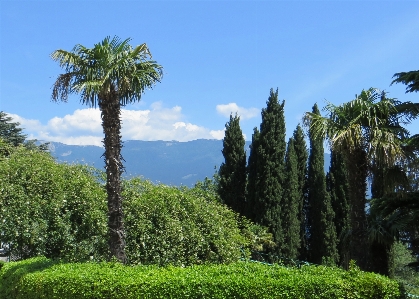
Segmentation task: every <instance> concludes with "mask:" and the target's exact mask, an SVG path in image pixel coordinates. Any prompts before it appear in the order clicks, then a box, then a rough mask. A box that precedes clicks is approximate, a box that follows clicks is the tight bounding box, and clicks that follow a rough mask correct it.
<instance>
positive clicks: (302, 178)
mask: <svg viewBox="0 0 419 299" xmlns="http://www.w3.org/2000/svg"><path fill="white" fill-rule="evenodd" d="M293 139H294V149H295V155H296V158H297V178H298V187H297V192H298V202H299V206H298V219H299V222H300V249H299V258H300V259H302V260H307V251H308V247H307V244H308V242H307V234H306V232H307V229H306V227H307V210H308V202H307V175H308V168H307V162H308V151H307V145H306V141H305V136H304V132H303V129H302V128H301V126H300V124H298V126H297V128H296V129H295V130H294V134H293Z"/></svg>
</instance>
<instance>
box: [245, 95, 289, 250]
mask: <svg viewBox="0 0 419 299" xmlns="http://www.w3.org/2000/svg"><path fill="white" fill-rule="evenodd" d="M284 105H285V102H284V101H283V102H282V103H281V104H280V103H279V101H278V90H276V91H275V92H274V91H273V89H271V91H270V95H269V98H268V101H267V107H266V108H264V109H262V123H261V124H260V133H258V131H257V130H256V131H255V136H254V139H255V141H256V142H255V144H253V143H252V148H251V153H250V155H251V156H250V157H249V172H250V171H252V172H254V173H253V174H252V180H253V181H252V182H249V185H250V186H249V188H254V190H253V191H251V192H250V193H249V196H252V198H250V199H249V202H250V204H251V207H250V209H251V210H252V211H253V215H252V216H253V217H252V220H254V221H255V222H256V223H258V224H261V225H264V226H267V227H268V228H269V229H270V231H271V232H272V234H273V236H274V241H275V242H276V243H277V245H279V246H280V245H281V244H282V243H283V242H284V233H283V227H282V224H281V222H282V219H281V207H282V204H283V201H282V198H283V195H284V182H285V151H286V142H285V118H284ZM249 176H250V173H249ZM249 179H250V177H249ZM279 246H278V249H279V248H280V247H279ZM277 253H278V254H279V253H280V252H277Z"/></svg>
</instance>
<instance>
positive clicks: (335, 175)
mask: <svg viewBox="0 0 419 299" xmlns="http://www.w3.org/2000/svg"><path fill="white" fill-rule="evenodd" d="M327 190H328V191H329V193H330V198H331V202H332V208H333V211H334V212H335V218H334V224H335V227H336V236H337V237H338V246H337V248H338V254H339V259H338V264H339V265H340V266H342V267H343V268H345V269H347V268H348V266H349V259H348V257H349V252H348V248H349V244H348V243H349V237H348V235H349V233H350V214H349V208H350V205H349V182H348V173H347V170H346V166H345V161H344V159H343V157H342V155H340V154H339V153H336V152H335V151H332V152H331V155H330V167H329V172H328V173H327Z"/></svg>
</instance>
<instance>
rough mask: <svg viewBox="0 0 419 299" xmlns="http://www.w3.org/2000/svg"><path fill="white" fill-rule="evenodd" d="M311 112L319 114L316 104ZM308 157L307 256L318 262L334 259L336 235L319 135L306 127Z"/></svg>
mask: <svg viewBox="0 0 419 299" xmlns="http://www.w3.org/2000/svg"><path fill="white" fill-rule="evenodd" d="M313 113H314V114H318V115H320V111H319V109H318V107H317V104H315V105H314V106H313ZM309 138H310V157H309V164H308V204H309V224H310V260H311V262H313V263H316V264H320V263H323V262H324V261H327V263H336V262H337V260H338V254H337V237H336V229H335V224H334V222H333V221H334V217H335V214H334V212H333V210H332V205H331V202H330V196H329V193H328V192H327V190H326V175H325V173H324V148H323V139H321V138H319V137H318V136H315V135H314V134H313V131H312V129H311V127H310V129H309Z"/></svg>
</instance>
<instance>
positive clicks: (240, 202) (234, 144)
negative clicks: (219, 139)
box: [218, 114, 246, 214]
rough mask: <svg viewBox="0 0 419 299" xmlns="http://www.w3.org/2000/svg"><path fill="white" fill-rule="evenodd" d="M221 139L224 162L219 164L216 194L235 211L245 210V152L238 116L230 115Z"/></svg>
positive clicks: (241, 211)
mask: <svg viewBox="0 0 419 299" xmlns="http://www.w3.org/2000/svg"><path fill="white" fill-rule="evenodd" d="M225 128H226V130H225V136H224V139H223V150H222V153H223V156H224V160H225V161H224V162H223V163H222V164H221V166H220V170H219V181H218V194H219V195H220V197H221V200H222V201H223V202H224V203H225V204H226V205H227V206H229V207H230V208H231V209H232V210H234V211H236V212H237V213H240V214H243V213H244V212H245V193H246V153H245V151H244V145H245V140H244V137H243V132H242V130H241V128H240V117H239V116H237V114H236V115H235V116H234V117H233V116H232V115H230V121H229V122H227V123H226V125H225Z"/></svg>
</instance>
